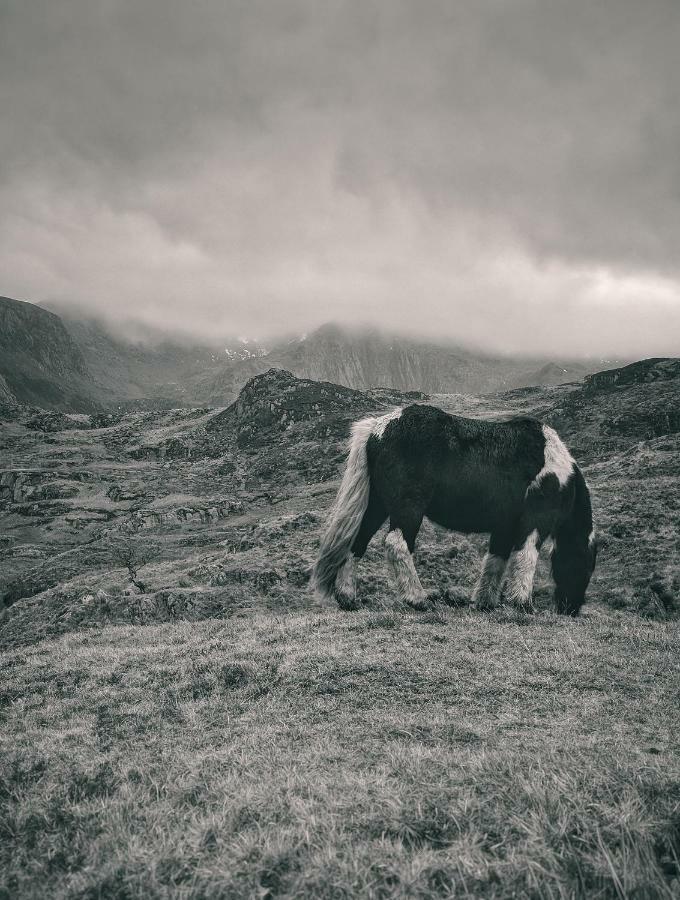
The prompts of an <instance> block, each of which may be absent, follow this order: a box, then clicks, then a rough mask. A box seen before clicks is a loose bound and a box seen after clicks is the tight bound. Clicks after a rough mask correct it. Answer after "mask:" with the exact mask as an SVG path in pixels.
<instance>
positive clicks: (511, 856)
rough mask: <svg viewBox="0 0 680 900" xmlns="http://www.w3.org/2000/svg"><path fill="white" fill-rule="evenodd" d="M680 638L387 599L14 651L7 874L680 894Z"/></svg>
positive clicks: (51, 886) (240, 889) (86, 636)
mask: <svg viewBox="0 0 680 900" xmlns="http://www.w3.org/2000/svg"><path fill="white" fill-rule="evenodd" d="M679 637H680V624H679V623H678V622H673V621H669V622H650V621H643V620H642V619H640V618H638V617H636V616H634V615H631V614H630V613H620V614H616V613H612V612H604V611H602V610H600V609H598V608H597V607H594V606H591V607H588V609H587V614H586V616H585V617H584V618H583V619H581V620H578V621H565V620H562V619H558V618H556V617H554V616H553V615H551V614H541V615H538V616H534V617H529V616H523V615H521V614H518V613H515V612H508V611H503V610H500V611H497V612H496V613H494V614H492V615H482V614H477V613H472V612H468V611H462V610H451V609H445V610H443V611H437V610H435V611H433V612H430V613H427V614H424V615H420V616H419V615H416V614H412V613H400V612H392V611H379V610H377V611H373V612H362V613H356V614H342V613H336V612H332V613H321V612H318V613H316V612H307V613H290V614H286V615H281V616H266V615H263V614H259V615H256V616H255V617H254V618H249V619H236V618H233V619H228V620H219V621H218V620H207V621H202V622H191V623H189V622H180V623H176V624H175V623H170V624H163V625H154V626H145V627H142V626H124V627H113V626H109V627H106V628H104V629H103V630H101V631H96V630H82V631H78V632H74V633H70V634H66V635H63V636H62V637H60V638H57V639H51V640H42V641H39V642H38V643H35V644H32V645H29V646H24V647H22V648H20V649H17V650H13V651H11V652H9V653H7V654H5V655H4V657H3V661H2V683H1V686H0V715H1V717H2V723H1V738H0V740H1V744H2V747H1V750H0V752H1V755H0V771H1V772H2V776H1V779H0V799H1V802H2V807H3V808H2V810H1V811H0V864H1V872H2V874H1V875H0V879H1V882H0V883H1V884H2V887H1V888H0V896H2V897H4V898H16V897H55V898H56V897H72V898H83V900H85V898H91V900H95V898H140V900H141V898H156V897H178V898H209V897H224V898H246V897H248V898H250V897H259V898H273V897H290V898H293V897H314V898H342V897H347V898H351V897H367V898H382V897H422V898H427V897H449V896H455V897H492V898H510V897H535V898H543V897H546V898H552V897H554V898H562V897H564V898H567V897H580V896H588V897H595V898H597V897H618V898H628V897H638V898H648V897H649V898H653V897H680V862H679V859H678V857H679V855H680V754H679V753H678V750H679V749H680V730H679V729H678V688H679V686H680V677H679V676H680V658H679V656H678V638H679Z"/></svg>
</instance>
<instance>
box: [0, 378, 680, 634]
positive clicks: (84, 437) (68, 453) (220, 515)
mask: <svg viewBox="0 0 680 900" xmlns="http://www.w3.org/2000/svg"><path fill="white" fill-rule="evenodd" d="M664 365H666V363H664ZM679 393H680V379H679V378H673V379H666V380H663V379H657V380H654V381H645V382H643V383H632V384H624V385H622V386H620V387H617V388H615V389H613V390H612V389H610V388H607V389H606V390H602V391H594V390H593V388H592V387H590V386H583V387H578V386H577V385H564V386H556V387H550V388H524V389H522V390H518V391H513V392H509V393H503V394H498V395H486V396H484V397H473V396H467V395H436V396H435V397H434V398H432V399H433V402H435V403H436V404H437V405H440V406H442V407H444V408H446V409H449V410H450V411H452V412H458V413H461V414H464V415H473V416H482V417H498V416H503V415H508V414H511V413H513V412H515V413H521V414H531V415H536V416H538V417H540V418H542V419H544V420H545V421H547V422H549V423H551V424H553V425H554V426H555V427H556V428H558V430H559V431H560V433H561V434H562V435H563V437H564V439H565V440H566V441H567V443H568V444H569V445H570V447H571V448H572V450H573V452H574V454H575V456H576V458H577V460H579V461H580V462H581V464H582V465H583V467H584V471H585V473H586V477H587V478H588V480H589V482H590V484H591V488H592V492H593V503H594V507H595V515H596V521H597V523H598V529H599V533H600V539H601V554H600V559H599V565H598V569H597V572H596V575H595V578H594V580H593V584H592V588H591V592H590V596H591V601H592V602H593V603H598V602H599V603H604V604H606V605H608V606H610V607H614V608H629V609H634V610H638V611H640V612H643V613H644V614H645V615H661V616H663V615H667V614H669V613H672V612H673V611H674V610H675V609H676V608H677V606H678V603H679V601H680V582H679V581H678V576H679V574H680V573H678V569H677V556H676V551H677V542H678V537H679V536H678V522H679V521H680V518H679V516H678V513H679V512H680V506H679V504H680V498H679V496H678V492H677V477H678V473H680V456H679V452H680V420H679V419H678V414H677V410H678V408H679V404H678V396H679ZM425 399H427V398H426V395H422V394H413V393H400V392H394V391H373V392H361V391H354V390H352V389H349V388H344V387H342V386H339V385H333V384H330V383H322V382H313V381H310V380H306V379H297V378H295V377H294V376H293V375H292V374H291V373H288V372H285V371H282V370H275V369H274V370H270V371H269V372H268V373H265V374H264V375H261V376H256V377H255V378H254V379H252V380H251V382H249V384H248V385H247V386H246V387H245V388H244V390H243V391H242V392H241V395H240V397H239V399H238V400H237V402H235V403H234V404H233V405H231V406H230V407H229V408H227V409H225V410H223V411H220V410H214V409H210V408H197V409H194V410H168V411H149V410H146V411H143V410H140V411H136V412H130V413H126V414H122V413H121V414H117V415H114V416H96V417H92V418H90V419H84V418H82V417H81V418H78V417H65V416H61V418H60V417H59V416H57V415H56V414H53V415H51V416H48V415H37V414H36V413H35V412H31V411H30V410H28V411H25V412H21V411H18V412H16V413H15V414H14V415H13V417H12V418H11V420H7V421H6V422H5V423H4V424H3V428H2V441H3V445H2V448H1V449H2V451H3V455H4V457H5V458H6V459H8V460H9V459H11V460H12V465H11V468H7V469H6V470H5V471H4V472H3V473H2V476H1V479H0V491H1V494H0V503H1V507H0V521H1V523H2V531H3V535H4V537H3V544H2V547H1V548H0V553H1V554H2V560H3V569H2V575H1V576H0V578H1V581H0V590H2V591H3V594H4V599H5V602H6V603H7V604H12V605H11V608H10V609H9V611H8V613H7V614H6V615H7V616H8V618H7V620H6V622H5V625H4V626H3V629H2V632H1V633H0V640H2V641H4V642H10V643H11V642H13V641H15V640H16V641H22V640H24V639H25V636H28V635H33V634H34V633H35V630H36V629H39V630H44V631H45V633H55V629H56V632H57V633H58V632H60V631H62V630H64V628H66V629H68V628H69V627H71V625H70V624H69V621H70V619H69V617H70V616H73V617H75V618H74V619H73V622H76V623H79V624H81V625H84V624H87V622H88V621H92V622H93V623H99V622H101V621H112V622H116V621H121V622H128V621H156V620H157V619H158V617H159V616H160V617H161V618H162V619H166V618H168V617H170V618H173V617H174V616H176V615H179V616H180V617H183V616H186V617H189V618H192V619H198V618H202V617H204V616H209V615H213V614H215V612H216V611H217V610H224V611H227V610H232V611H233V610H248V609H250V610H253V609H276V608H280V607H281V606H286V607H290V606H295V607H299V608H306V607H307V606H308V605H309V603H310V602H311V600H310V597H309V595H308V592H307V590H306V587H305V585H306V582H307V578H308V570H309V566H310V564H311V561H312V559H313V555H314V552H315V546H316V541H317V535H318V531H319V528H320V527H321V522H322V519H323V515H324V510H325V508H326V507H327V506H328V504H329V503H330V502H331V499H332V497H333V494H334V491H335V489H336V486H337V478H338V476H339V473H340V470H341V466H342V463H343V459H344V444H345V440H346V435H347V433H348V429H349V424H350V422H351V421H352V420H353V419H356V418H357V417H359V416H362V415H364V414H366V413H368V412H380V411H384V410H389V409H391V408H393V407H394V406H395V405H403V404H405V403H410V402H415V401H422V400H425ZM121 545H125V546H127V549H128V551H129V550H130V548H132V549H133V550H134V548H137V550H138V551H139V552H140V553H141V556H142V557H143V559H144V563H143V564H140V568H142V569H143V576H140V579H141V581H142V582H143V590H142V591H141V593H140V591H139V589H138V588H136V587H135V586H134V585H131V582H130V579H129V577H128V575H127V574H126V567H125V564H124V563H123V562H122V561H121V560H122V556H121ZM483 550H484V541H483V539H482V538H480V537H476V536H470V537H466V536H463V535H456V534H451V533H449V532H445V531H443V530H442V529H439V528H436V527H434V526H432V525H429V524H426V525H425V526H424V528H423V530H422V533H421V537H420V538H419V544H418V548H417V556H418V566H419V568H420V570H421V572H422V575H423V580H424V582H425V583H426V584H427V586H428V587H431V588H436V589H437V590H438V591H439V593H440V596H441V597H442V599H443V600H445V601H447V602H452V603H462V604H463V605H465V604H466V603H467V602H468V601H469V595H470V591H471V588H472V585H473V584H474V580H475V579H476V577H477V574H478V571H479V566H480V564H481V556H482V554H483ZM360 578H361V582H360V590H361V592H362V596H363V597H364V598H365V599H366V601H367V602H368V603H369V604H376V603H377V604H378V605H380V604H381V603H382V602H383V596H384V591H385V589H386V583H385V573H384V565H383V560H382V550H381V547H380V541H379V539H376V541H375V542H374V545H373V546H372V547H371V549H370V551H369V553H368V555H367V558H366V561H365V565H363V566H362V571H361V574H360ZM98 592H99V593H98ZM536 593H537V597H538V599H539V603H540V604H544V605H545V604H547V603H549V579H548V571H547V562H546V561H545V560H544V561H543V563H542V565H541V567H540V568H539V573H538V579H537V589H536ZM90 595H91V596H93V597H94V598H95V601H94V602H93V603H92V604H89V605H88V604H83V603H82V602H81V601H82V598H83V597H85V596H90ZM97 597H99V599H98V600H97V599H96V598H97ZM65 610H68V611H69V612H68V615H65Z"/></svg>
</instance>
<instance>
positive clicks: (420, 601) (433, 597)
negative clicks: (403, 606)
mask: <svg viewBox="0 0 680 900" xmlns="http://www.w3.org/2000/svg"><path fill="white" fill-rule="evenodd" d="M438 601H439V591H437V590H432V591H428V592H427V593H426V594H423V595H422V596H421V597H412V598H410V599H408V600H407V601H406V603H407V605H408V606H410V607H411V609H415V610H416V611H417V612H423V611H424V610H426V609H431V608H432V607H433V606H434V604H435V603H437V602H438Z"/></svg>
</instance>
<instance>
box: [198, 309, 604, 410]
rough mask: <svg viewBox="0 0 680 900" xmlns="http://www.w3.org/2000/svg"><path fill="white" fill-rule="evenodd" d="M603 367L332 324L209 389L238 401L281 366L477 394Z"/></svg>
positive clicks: (366, 382)
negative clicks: (254, 381) (250, 383)
mask: <svg viewBox="0 0 680 900" xmlns="http://www.w3.org/2000/svg"><path fill="white" fill-rule="evenodd" d="M600 365H601V363H599V362H598V361H591V362H569V363H556V362H552V361H551V362H546V360H527V359H522V358H520V359H517V358H509V357H508V358H505V357H500V356H491V355H488V354H485V353H481V352H479V351H474V350H470V349H466V348H463V347H459V346H457V345H454V344H452V343H449V344H446V343H436V342H429V341H424V340H418V339H413V338H408V337H404V336H399V335H390V334H386V333H384V332H381V331H379V330H377V329H364V330H353V329H349V328H343V327H341V326H339V325H334V324H329V325H324V326H322V327H321V328H319V329H317V330H316V331H314V332H313V333H312V334H310V335H305V336H303V337H301V338H300V339H298V340H293V341H288V342H286V343H282V344H278V345H276V346H274V347H273V348H272V350H270V351H269V353H267V354H266V356H264V357H262V358H258V359H249V360H246V361H242V362H238V363H227V364H225V365H223V367H222V369H221V371H220V372H219V374H218V375H217V376H216V377H215V378H214V379H213V381H212V383H205V384H204V387H203V389H204V390H205V391H206V394H207V396H208V398H209V400H210V402H212V403H214V404H215V405H222V404H224V403H226V402H229V401H230V400H232V399H234V398H235V397H236V395H237V394H238V391H239V390H240V389H241V387H243V385H244V384H245V382H246V381H247V380H248V378H250V377H252V376H253V375H257V374H260V373H261V372H264V371H266V370H267V369H269V368H272V367H274V368H280V369H285V370H287V371H289V372H292V373H293V374H294V375H296V376H297V377H298V378H307V379H312V380H314V381H330V382H333V383H335V384H341V385H344V386H345V387H349V388H354V389H355V390H360V391H366V390H371V389H373V388H378V387H389V388H393V389H395V390H399V391H423V392H425V393H428V394H438V393H466V394H475V393H489V392H492V391H500V390H510V389H513V388H519V387H525V386H527V385H535V384H553V385H554V384H562V383H565V382H569V381H578V380H580V379H581V378H583V376H584V375H585V374H587V373H589V372H593V371H595V370H596V369H597V368H599V366H600Z"/></svg>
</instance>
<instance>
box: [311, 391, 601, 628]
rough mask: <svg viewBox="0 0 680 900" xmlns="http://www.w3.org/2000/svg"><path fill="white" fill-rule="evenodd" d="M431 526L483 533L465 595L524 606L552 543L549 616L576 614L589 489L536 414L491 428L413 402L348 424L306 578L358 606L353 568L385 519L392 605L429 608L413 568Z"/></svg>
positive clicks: (484, 602)
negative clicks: (485, 540)
mask: <svg viewBox="0 0 680 900" xmlns="http://www.w3.org/2000/svg"><path fill="white" fill-rule="evenodd" d="M424 516H427V518H428V519H430V520H431V521H432V522H435V523H437V524H438V525H442V526H444V527H445V528H449V529H451V530H455V531H461V532H463V533H465V534H470V533H488V534H490V540H489V547H488V552H487V554H486V556H485V558H484V564H483V569H482V574H481V577H480V579H479V582H478V584H477V586H476V588H475V591H474V595H473V600H474V603H475V605H476V606H477V607H478V608H480V609H490V608H493V607H494V606H496V604H497V603H498V601H499V599H500V594H501V587H502V585H503V580H504V579H505V590H504V596H505V597H506V598H507V599H508V600H510V601H511V602H513V603H514V604H515V605H517V606H520V607H524V608H528V609H530V608H531V596H532V584H533V579H534V571H535V568H536V563H537V560H538V552H539V549H540V547H541V544H542V543H543V542H544V541H545V540H546V539H547V538H549V537H550V538H552V540H553V542H554V546H553V551H552V573H553V577H554V579H555V606H556V609H557V612H559V613H563V614H566V615H571V616H577V615H578V614H579V610H580V609H581V606H582V605H583V603H584V602H585V593H586V588H587V587H588V583H589V581H590V577H591V575H592V573H593V569H594V568H595V558H596V555H597V545H596V541H595V532H594V529H593V517H592V510H591V504H590V494H589V492H588V487H587V486H586V482H585V480H584V478H583V475H582V473H581V470H580V469H579V467H578V466H577V465H576V463H575V462H574V460H573V458H572V457H571V455H570V453H569V451H568V450H567V448H566V447H565V446H564V444H563V443H562V441H561V440H560V438H559V436H558V435H557V433H556V432H555V431H554V430H553V429H552V428H550V427H548V426H547V425H542V424H541V423H540V422H537V421H536V420H534V419H528V418H518V419H513V420H510V421H507V422H488V421H483V420H478V419H466V418H462V417H460V416H452V415H449V414H448V413H445V412H444V411H443V410H441V409H437V408H436V407H434V406H425V405H413V406H407V407H406V408H405V409H396V410H394V412H391V413H388V414H386V415H383V416H379V417H370V418H366V419H362V420H361V421H359V422H356V423H355V424H354V426H353V427H352V436H351V438H350V444H349V457H348V460H347V465H346V468H345V472H344V475H343V478H342V482H341V484H340V489H339V492H338V495H337V498H336V500H335V504H334V505H333V508H332V510H331V513H330V518H329V521H328V524H327V527H326V531H325V534H324V536H323V538H322V541H321V548H320V553H319V557H318V560H317V562H316V565H315V568H314V573H313V584H314V586H315V587H316V589H317V590H318V591H319V592H320V593H321V594H322V595H323V596H324V597H326V598H332V597H335V599H336V600H337V602H338V604H339V605H340V606H341V607H343V608H347V609H351V608H354V607H355V606H356V562H357V560H359V559H361V557H362V556H363V555H364V553H365V552H366V548H367V546H368V543H369V541H370V540H371V538H372V537H373V535H374V534H375V533H376V532H377V531H378V529H379V528H380V527H381V526H382V525H383V523H384V522H385V521H386V520H388V519H389V531H388V533H387V537H386V538H385V554H386V557H387V561H388V565H389V566H390V568H391V570H392V573H393V575H394V579H395V581H396V584H397V589H398V592H399V594H400V596H401V598H402V599H403V600H404V601H406V602H407V603H408V604H410V605H411V606H413V607H415V608H417V609H422V608H424V607H425V605H426V603H427V596H426V594H425V591H424V590H423V588H422V586H421V584H420V580H419V578H418V575H417V573H416V570H415V566H414V564H413V558H412V553H413V548H414V544H415V540H416V536H417V534H418V530H419V528H420V526H421V523H422V521H423V517H424Z"/></svg>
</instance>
